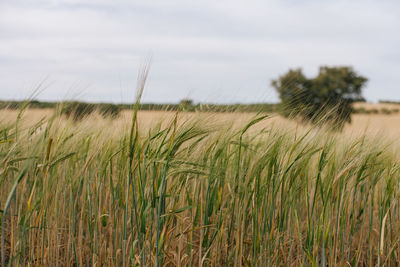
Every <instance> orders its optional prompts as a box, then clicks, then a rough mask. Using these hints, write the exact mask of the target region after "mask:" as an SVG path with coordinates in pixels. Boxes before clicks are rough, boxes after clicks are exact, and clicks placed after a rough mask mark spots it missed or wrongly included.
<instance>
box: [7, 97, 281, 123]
mask: <svg viewBox="0 0 400 267" xmlns="http://www.w3.org/2000/svg"><path fill="white" fill-rule="evenodd" d="M26 104H28V106H29V107H30V108H39V109H44V108H57V107H59V108H60V109H61V113H62V114H64V115H66V116H68V117H72V118H73V119H74V120H79V119H81V118H83V117H85V116H87V115H89V114H92V113H94V112H98V113H99V114H100V115H102V116H103V117H116V116H118V115H119V114H120V112H121V111H122V110H129V109H132V108H133V104H111V103H86V102H78V101H69V102H42V101H38V100H31V101H28V103H27V101H0V109H6V108H7V109H20V108H22V107H23V106H24V105H26ZM276 108H277V104H271V103H256V104H204V103H197V104H195V103H194V102H193V101H192V100H190V99H183V100H182V101H181V102H180V103H178V104H155V103H142V104H140V106H139V110H148V111H151V110H152V111H186V112H196V111H199V112H263V113H272V112H276Z"/></svg>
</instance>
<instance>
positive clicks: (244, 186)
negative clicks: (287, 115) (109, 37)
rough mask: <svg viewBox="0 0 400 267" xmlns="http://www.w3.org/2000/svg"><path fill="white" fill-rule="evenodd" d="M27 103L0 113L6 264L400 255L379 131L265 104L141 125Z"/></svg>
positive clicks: (330, 260) (392, 177) (369, 261)
mask: <svg viewBox="0 0 400 267" xmlns="http://www.w3.org/2000/svg"><path fill="white" fill-rule="evenodd" d="M141 77H142V79H141V80H143V79H145V77H146V72H144V73H142V76H141ZM143 86H144V83H140V84H139V85H138V87H139V89H140V90H139V92H140V91H141V90H142V89H143ZM139 95H140V94H139ZM138 100H139V98H138ZM137 103H139V102H138V101H137ZM137 105H138V104H137ZM137 105H136V106H137ZM23 111H24V110H21V115H20V116H17V117H16V119H15V120H10V119H3V120H1V121H0V201H1V202H0V203H1V207H0V208H1V213H0V214H1V222H2V223H1V240H2V242H1V250H2V251H1V252H2V253H1V254H2V266H4V265H7V264H8V265H10V266H17V265H20V266H26V265H31V266H42V265H49V266H57V265H58V266H73V265H77V266H85V265H86V266H89V265H98V266H102V265H104V266H123V265H125V266H131V265H141V266H164V265H176V266H191V265H207V266H222V265H225V266H231V265H235V266H241V265H248V266H290V265H292V266H300V265H306V266H310V265H312V266H316V265H318V266H319V265H321V266H335V265H339V266H343V265H351V266H367V265H368V266H375V265H379V266H383V265H396V264H397V263H398V262H400V254H399V251H400V247H399V239H400V232H399V230H400V228H399V225H400V206H399V192H400V190H399V177H400V168H399V164H398V158H399V157H398V156H399V155H398V153H396V152H393V151H391V150H390V149H388V148H390V145H391V143H389V142H388V141H385V140H379V139H374V138H371V137H368V136H362V135H361V136H357V137H353V138H343V135H340V134H335V133H331V132H329V131H327V130H324V129H319V128H305V129H302V130H298V131H292V130H290V129H289V128H285V127H278V126H276V125H274V124H268V125H267V126H265V124H263V122H264V121H268V120H273V118H271V117H270V116H265V115H262V114H259V115H255V116H253V117H252V118H251V119H247V120H246V121H245V122H242V123H240V124H239V125H238V124H230V123H227V122H215V123H211V121H212V119H213V118H214V117H213V115H208V116H207V117H202V116H200V115H199V116H196V115H193V114H192V116H186V114H184V113H179V112H176V113H174V115H173V116H172V117H168V119H164V120H163V121H160V122H159V123H158V124H156V123H153V124H152V125H151V126H148V127H143V126H142V124H141V123H140V122H139V119H140V116H141V114H140V113H137V108H136V109H135V112H133V116H132V117H131V119H132V120H131V123H130V126H129V125H128V126H127V125H125V126H121V125H120V126H119V127H117V126H116V125H118V124H115V123H116V122H115V121H114V120H111V119H101V118H98V117H96V116H95V115H89V116H87V117H86V118H85V119H83V120H81V121H78V122H74V121H73V120H66V119H65V118H63V117H61V116H60V114H59V113H58V111H54V114H53V116H51V117H46V118H44V119H38V120H36V121H37V122H36V121H35V123H33V122H32V121H31V122H28V121H24V114H22V113H23ZM263 125H264V126H263Z"/></svg>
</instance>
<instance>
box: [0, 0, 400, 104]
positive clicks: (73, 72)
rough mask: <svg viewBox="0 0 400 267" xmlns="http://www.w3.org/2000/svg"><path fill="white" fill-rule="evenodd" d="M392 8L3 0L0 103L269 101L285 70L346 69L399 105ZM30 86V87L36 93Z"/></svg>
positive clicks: (399, 28) (370, 95)
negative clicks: (140, 84) (143, 74)
mask: <svg viewBox="0 0 400 267" xmlns="http://www.w3.org/2000/svg"><path fill="white" fill-rule="evenodd" d="M399 32H400V1H398V0H375V1H372V0H264V1H258V0H246V1H236V0H229V1H227V0H217V1H215V0H202V1H189V0H184V1H183V0H182V1H179V0H152V1H149V0H147V1H144V0H59V1H55V0H2V1H1V2H0V99H26V98H28V97H30V96H31V95H32V93H33V92H37V93H38V95H35V98H36V99H40V100H51V101H63V100H70V99H74V100H83V101H89V102H114V103H121V102H123V103H129V102H132V101H133V99H134V97H135V87H136V79H137V74H138V71H139V68H140V65H141V64H142V63H143V62H144V61H146V60H147V59H148V58H149V57H151V67H150V74H149V79H148V81H147V84H146V88H145V92H144V95H143V99H142V101H143V102H156V103H176V102H178V101H179V100H181V99H184V98H190V99H193V100H194V101H195V102H208V103H256V102H277V101H278V96H277V94H276V92H275V91H274V89H273V88H272V87H271V85H270V83H271V80H272V79H275V78H277V77H279V76H280V75H282V74H284V73H285V72H286V71H287V70H289V69H290V68H299V67H301V68H302V69H303V71H304V73H305V74H306V75H307V76H309V77H313V76H315V75H316V74H317V73H318V69H319V66H322V65H327V66H342V65H345V66H352V67H353V68H354V69H355V70H356V71H357V72H358V73H359V74H361V75H363V76H366V77H368V78H369V82H368V84H367V86H366V88H365V89H364V93H363V94H364V96H365V98H366V99H367V100H368V101H371V102H376V101H378V100H400V90H399V89H400V86H399V84H400V34H399ZM37 88H39V90H37Z"/></svg>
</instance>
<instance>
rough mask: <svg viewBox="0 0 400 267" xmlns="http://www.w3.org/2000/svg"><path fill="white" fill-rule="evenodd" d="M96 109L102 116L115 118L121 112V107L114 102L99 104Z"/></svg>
mask: <svg viewBox="0 0 400 267" xmlns="http://www.w3.org/2000/svg"><path fill="white" fill-rule="evenodd" d="M97 110H98V112H99V113H100V115H101V116H103V118H116V117H118V116H119V113H120V112H121V108H120V107H119V106H117V105H114V104H99V105H98V106H97Z"/></svg>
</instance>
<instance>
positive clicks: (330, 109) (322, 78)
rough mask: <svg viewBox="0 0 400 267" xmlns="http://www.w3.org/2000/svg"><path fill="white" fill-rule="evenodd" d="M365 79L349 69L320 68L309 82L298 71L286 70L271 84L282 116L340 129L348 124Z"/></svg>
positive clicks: (360, 98)
mask: <svg viewBox="0 0 400 267" xmlns="http://www.w3.org/2000/svg"><path fill="white" fill-rule="evenodd" d="M366 82H367V78H365V77H363V76H361V75H359V74H357V73H356V72H355V71H354V70H353V68H352V67H326V66H324V67H320V69H319V74H318V75H317V77H315V78H312V79H308V78H306V77H305V76H304V74H303V73H302V70H301V69H295V70H289V71H288V72H287V73H286V74H284V75H282V76H281V77H279V78H278V79H277V80H273V81H272V86H273V87H274V88H275V89H276V90H277V92H278V94H279V97H280V99H281V106H282V109H281V110H282V114H283V115H285V116H287V117H288V116H293V117H300V118H302V119H303V120H305V121H311V122H321V121H323V122H328V123H333V124H334V125H335V126H338V127H339V128H342V127H343V125H344V123H346V122H351V113H352V112H353V108H352V103H353V102H355V101H361V100H363V98H362V95H361V93H362V89H363V87H364V86H365V85H366Z"/></svg>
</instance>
